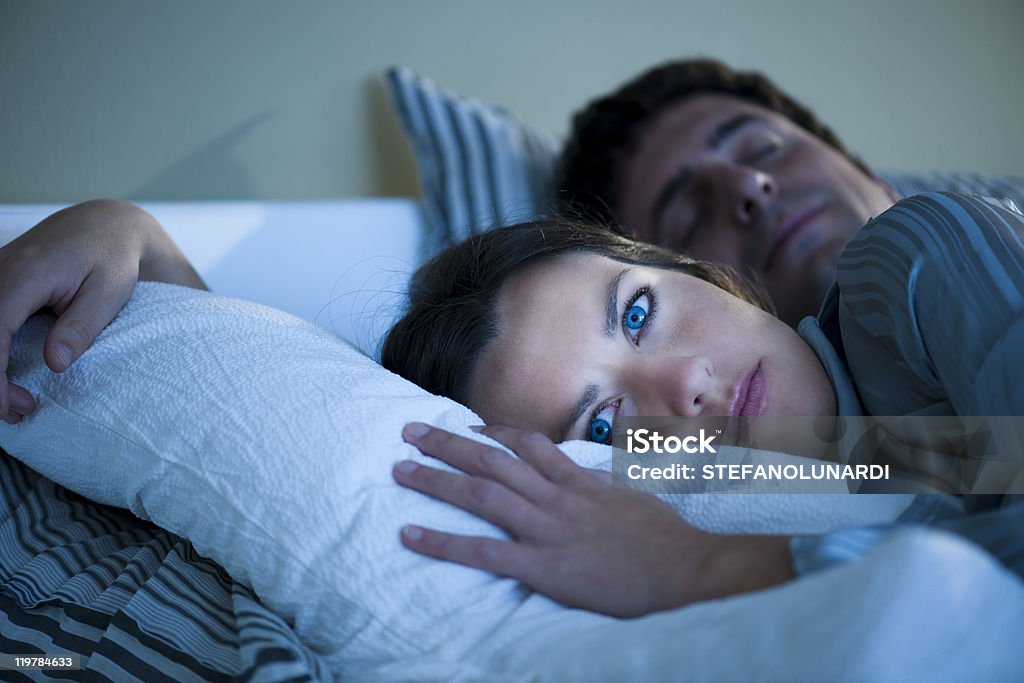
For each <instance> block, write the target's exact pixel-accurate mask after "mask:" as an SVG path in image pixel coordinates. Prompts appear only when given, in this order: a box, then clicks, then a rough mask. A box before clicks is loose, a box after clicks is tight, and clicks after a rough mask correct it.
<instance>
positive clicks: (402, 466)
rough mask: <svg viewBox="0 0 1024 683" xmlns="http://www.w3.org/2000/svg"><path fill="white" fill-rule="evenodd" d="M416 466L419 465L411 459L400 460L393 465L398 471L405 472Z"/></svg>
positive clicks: (407, 472)
mask: <svg viewBox="0 0 1024 683" xmlns="http://www.w3.org/2000/svg"><path fill="white" fill-rule="evenodd" d="M417 467H419V465H417V464H416V463H415V462H413V461H412V460H403V461H402V462H400V463H398V464H397V465H395V469H396V470H398V471H399V472H404V473H405V474H409V473H410V472H412V471H413V470H415V469H416V468H417Z"/></svg>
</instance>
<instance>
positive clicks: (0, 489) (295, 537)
mask: <svg viewBox="0 0 1024 683" xmlns="http://www.w3.org/2000/svg"><path fill="white" fill-rule="evenodd" d="M144 206H145V208H147V209H148V210H150V211H151V212H152V213H153V214H154V215H155V216H157V218H158V219H159V220H161V222H162V223H163V224H164V225H165V227H166V228H167V229H168V231H169V232H170V233H171V234H172V236H173V237H174V238H175V240H176V241H177V242H178V243H179V244H180V245H181V246H182V248H183V250H184V251H185V253H186V254H187V255H188V256H189V258H190V259H191V260H192V261H193V263H194V264H195V265H196V266H197V268H198V270H199V271H200V273H201V275H202V276H203V277H204V278H205V279H206V281H207V283H208V284H209V285H210V287H211V289H213V290H215V291H218V292H220V293H221V294H223V295H225V296H215V295H207V294H204V293H198V292H191V291H190V290H183V289H181V288H175V287H171V286H161V285H146V286H142V287H140V290H141V291H139V292H137V293H136V296H135V297H134V298H133V300H132V302H131V303H130V307H129V309H126V312H125V313H124V314H123V315H122V316H120V317H119V318H118V320H117V321H115V324H114V325H112V326H111V328H110V330H108V332H106V333H105V335H106V336H105V337H102V338H101V339H100V340H99V341H98V342H97V345H96V346H95V347H94V349H93V350H92V351H90V355H88V356H85V357H83V359H82V361H80V365H81V366H82V367H81V368H79V369H78V370H79V374H78V375H77V376H75V375H74V374H73V373H71V372H68V373H65V375H64V376H55V375H52V373H49V372H48V371H46V370H45V369H44V368H42V367H41V363H40V362H39V361H38V359H35V360H33V356H32V353H33V351H32V349H33V348H35V347H38V345H39V342H40V341H41V335H42V334H44V333H45V329H46V321H45V320H39V321H38V322H34V323H33V325H32V326H30V329H28V330H27V331H26V332H25V333H23V334H22V335H21V336H20V337H19V343H18V344H16V347H17V348H16V354H15V356H16V358H15V360H14V361H13V365H12V372H14V373H15V374H17V373H21V374H20V375H18V376H19V377H20V378H21V381H24V382H25V384H27V385H28V386H31V387H32V388H33V391H34V392H35V393H36V395H37V396H40V395H41V396H42V397H43V398H42V399H41V406H40V410H39V413H38V414H37V415H36V416H35V417H34V418H33V420H26V421H25V422H24V423H23V425H20V426H19V427H18V428H11V427H9V426H7V425H4V427H3V431H0V444H2V445H3V447H4V448H5V449H6V450H7V451H9V452H10V453H13V454H15V455H16V456H17V457H16V458H15V457H11V456H9V455H4V456H3V458H2V470H0V473H2V477H0V493H2V496H0V504H2V507H0V510H3V517H2V518H0V582H2V583H0V604H2V606H3V617H2V619H0V650H2V651H3V652H6V653H19V654H39V655H41V654H59V653H78V654H79V655H80V656H81V659H80V663H81V665H82V667H83V669H84V670H85V671H88V672H89V674H90V675H92V676H93V677H94V678H95V679H110V680H146V681H150V680H211V679H227V678H231V679H242V680H261V681H262V680H267V681H275V680H381V681H399V680H402V681H405V680H424V681H447V680H551V681H561V680H669V679H676V680H747V679H766V678H767V679H777V678H786V679H791V680H822V679H837V680H840V679H845V680H863V679H864V678H871V679H874V680H905V679H906V678H908V677H913V678H928V679H932V680H953V679H963V678H968V677H969V678H972V679H975V678H978V677H979V675H980V677H982V678H986V679H990V680H1000V679H1004V680H1005V679H1009V678H1011V677H1012V675H1013V673H1014V672H1019V671H1020V670H1022V667H1024V660H1022V655H1021V654H1019V650H1018V648H1017V647H1016V642H1017V640H1018V637H1019V634H1020V633H1021V632H1024V631H1022V629H1024V588H1022V587H1021V585H1020V583H1019V581H1018V580H1016V579H1015V578H1014V577H1012V576H1011V575H1009V574H1008V573H1007V572H1005V571H1004V570H1003V569H1002V568H1001V567H1000V566H998V565H997V564H996V563H994V562H993V561H992V560H991V559H990V558H989V557H988V556H987V555H985V554H984V553H982V552H980V551H978V550H977V549H975V548H973V547H971V546H970V545H969V544H967V543H965V542H963V541H960V540H958V539H956V538H953V537H949V536H946V535H942V534H937V533H934V532H926V531H921V530H914V529H908V530H906V531H904V532H901V533H897V534H894V535H893V536H892V537H891V538H889V539H888V540H887V542H886V543H884V544H882V545H881V546H880V547H878V548H877V549H875V550H874V551H873V552H872V553H871V554H870V556H869V557H867V558H866V559H865V560H864V561H861V562H858V563H854V564H851V565H847V566H843V567H839V568H837V569H835V570H831V571H827V572H822V573H820V574H816V575H814V576H811V577H808V578H806V579H804V580H801V581H798V582H795V583H793V584H789V585H786V586H783V587H780V588H776V589H773V590H768V591H762V592H760V593H757V594H752V595H747V596H739V597H735V598H730V599H726V600H719V601H714V602H710V603H705V604H701V605H696V606H693V607H689V608H685V609H681V610H675V611H672V612H666V613H662V614H657V615H653V616H651V617H647V618H643V619H636V620H630V621H618V620H614V619H608V618H605V617H600V616H597V615H593V614H588V613H583V612H579V611H574V610H568V609H565V608H561V607H559V606H557V605H555V604H553V603H551V602H550V601H548V600H547V599H545V598H543V597H542V596H539V595H535V594H530V593H529V592H527V591H524V590H523V589H522V588H521V587H520V586H518V585H516V584H515V582H512V581H510V580H507V579H501V578H498V577H492V576H488V575H485V574H483V573H482V572H477V571H475V570H469V569H465V568H460V567H453V566H449V565H443V564H441V563H436V562H431V561H429V560H424V559H422V558H418V557H416V556H414V555H413V554H412V553H408V552H406V551H404V550H403V549H402V548H401V547H400V546H399V545H398V542H397V537H398V535H397V531H398V526H399V525H400V524H401V523H404V522H407V521H410V520H412V521H417V522H420V523H426V524H433V525H437V526H442V527H446V528H451V529H455V530H459V531H466V532H470V533H489V534H493V533H498V532H497V531H496V530H495V529H493V528H491V527H489V525H486V524H484V523H482V522H479V521H478V520H473V519H471V518H468V516H467V515H464V514H462V513H460V512H458V511H456V510H453V509H451V508H450V507H448V506H445V505H442V504H440V503H435V502H433V501H427V500H420V499H419V498H418V497H416V496H415V494H411V493H410V492H407V491H402V490H399V489H398V488H397V487H396V486H394V485H392V484H391V483H390V478H389V468H390V464H391V463H393V462H395V461H396V460H398V459H399V458H401V457H407V456H408V455H409V453H408V447H406V446H404V445H403V444H402V443H401V441H400V440H399V439H398V438H397V435H398V430H399V429H400V426H401V424H403V423H404V421H406V420H408V419H414V418H415V419H426V420H429V421H431V422H434V423H437V424H440V425H442V426H447V427H449V428H452V429H455V430H458V431H464V432H465V433H467V434H468V433H469V432H468V431H466V427H467V425H469V424H472V423H474V422H475V421H476V419H475V416H473V415H472V414H471V413H470V412H469V411H468V410H465V409H464V408H461V407H460V406H457V405H455V404H451V403H450V402H448V401H446V400H444V399H440V398H438V397H432V396H429V395H426V394H424V393H423V392H419V391H418V390H416V389H415V388H412V387H410V386H407V385H405V384H404V383H403V382H402V381H401V380H399V379H398V378H395V377H394V376H391V375H389V374H388V373H386V372H385V371H383V370H382V369H380V368H379V367H377V366H375V365H374V364H373V362H372V361H371V360H370V359H369V358H368V356H369V357H372V356H373V355H374V352H375V349H376V347H377V344H378V342H379V338H380V334H381V332H382V331H383V330H384V329H386V327H387V325H388V324H389V323H390V321H391V319H392V318H393V316H394V315H396V314H397V313H398V312H399V311H400V307H401V293H402V290H403V288H404V285H405V282H406V279H407V277H408V274H409V272H410V271H411V269H412V268H413V267H414V266H415V264H416V263H417V262H419V261H420V260H421V259H422V258H423V257H424V255H425V254H426V252H427V251H429V250H428V249H425V247H424V244H423V235H424V234H425V233H427V232H429V231H425V229H424V226H423V220H424V217H423V212H422V210H421V207H420V205H419V204H418V203H417V202H414V201H412V200H400V199H394V200H335V201H322V202H291V203H288V202H222V203H221V202H212V203H185V202H183V203H165V204H148V205H144ZM54 208H55V207H54V206H37V205H33V206H3V207H0V237H3V238H4V241H6V239H7V238H9V237H10V236H12V235H14V234H16V233H18V232H19V231H21V230H24V229H26V228H28V227H30V226H31V225H33V224H34V223H35V222H36V221H37V220H38V219H40V218H41V217H43V216H45V215H47V214H48V213H49V212H50V211H52V210H53V209H54ZM228 297H239V299H235V298H228ZM241 299H248V300H252V301H258V302H263V303H266V304H269V305H271V306H273V307H274V309H280V310H283V311H286V312H288V313H289V314H292V315H294V316H295V317H294V318H292V317H290V316H289V315H285V314H278V313H275V312H274V311H272V310H271V309H263V308H262V307H256V306H254V305H251V304H247V303H246V302H244V301H241ZM218 316H220V317H218ZM225 316H228V317H225ZM225 321H228V326H229V327H231V331H230V332H229V333H228V334H227V336H224V334H223V333H221V332H217V330H219V329H222V328H224V327H225ZM147 326H148V327H147ZM181 328H187V330H188V333H187V334H184V335H182V334H178V336H176V333H175V332H174V331H173V330H174V329H179V330H180V329H181ZM341 339H344V340H348V341H349V342H351V344H352V347H350V346H348V345H347V344H345V343H344V342H343V341H339V340H341ZM247 343H248V344H252V347H251V348H250V347H245V346H244V345H245V344H247ZM161 344H162V345H161ZM183 344H187V345H189V353H188V354H186V355H189V356H191V357H192V358H191V360H190V363H192V364H193V365H190V366H188V365H182V366H181V371H180V372H177V371H176V366H171V367H170V370H168V366H166V365H165V364H163V365H161V364H162V363H164V362H165V361H167V359H170V358H173V357H180V356H181V355H182V354H181V353H180V348H181V346H182V345H183ZM225 346H229V347H231V348H233V349H242V353H244V354H246V355H247V357H248V358H249V363H248V364H239V363H237V362H236V361H233V360H232V359H233V358H237V355H238V354H237V353H236V354H224V353H220V352H219V351H218V350H222V349H223V348H224V347H225ZM267 347H270V348H267ZM286 347H287V348H288V349H289V350H283V349H285V348H286ZM353 347H354V348H353ZM296 348H299V349H303V350H304V352H305V355H302V356H301V357H300V358H299V359H298V360H296V351H295V349H296ZM204 349H205V350H204ZM354 349H358V351H357V350H354ZM204 353H211V354H212V359H211V360H210V361H209V363H208V364H202V362H201V361H199V360H197V358H198V357H200V356H202V354H204ZM218 353H219V355H218ZM275 353H276V354H278V355H276V356H275V355H274V354H275ZM258 354H262V357H260V358H258V359H257V355H258ZM118 359H120V360H118ZM125 359H127V360H125ZM254 359H256V360H259V362H260V363H261V364H264V365H265V366H266V367H264V369H262V370H261V371H260V373H258V374H259V382H260V383H261V385H260V386H259V390H256V391H251V392H249V391H246V390H245V388H246V386H249V387H252V386H254V385H253V384H251V383H250V384H248V385H246V384H245V382H246V381H251V380H252V378H251V377H250V378H248V379H247V378H246V376H245V373H246V372H249V373H250V374H254V373H251V371H250V370H247V369H246V367H248V365H251V363H252V362H255V360H254ZM289 360H291V361H293V362H294V363H295V364H296V365H297V366H298V368H299V369H298V370H295V369H292V370H286V371H282V372H281V373H279V376H277V375H274V373H273V371H272V370H271V369H268V368H272V367H277V366H283V365H285V364H286V363H285V361H289ZM129 361H130V362H129ZM167 362H173V361H167ZM195 363H200V365H199V367H198V368H196V367H195V366H194V364H195ZM232 363H236V365H232ZM154 364H157V365H160V367H161V368H162V369H161V370H160V371H159V372H157V371H153V370H151V368H152V367H153V365H154ZM77 365H78V364H76V366H77ZM243 366H244V367H243ZM190 368H191V369H190ZM170 371H175V372H174V374H176V375H182V376H184V375H185V374H187V373H188V372H192V373H196V372H198V373H200V374H201V375H202V377H203V378H204V379H205V380H206V381H208V383H209V384H211V385H222V384H226V383H228V382H227V381H226V379H225V381H223V382H218V381H217V377H222V378H227V377H234V380H233V381H234V382H235V386H234V389H233V391H234V392H235V393H237V394H239V395H242V396H248V397H245V398H236V399H234V400H235V402H236V403H237V404H238V405H236V406H234V407H225V403H226V400H227V399H225V396H224V395H223V394H222V393H217V392H216V391H213V390H207V389H206V388H204V389H202V391H195V390H194V391H192V395H190V396H187V397H186V398H187V400H186V398H182V397H181V395H183V394H188V393H189V392H188V391H187V390H186V389H187V387H190V386H191V387H194V386H195V383H194V379H188V378H187V377H186V378H185V379H184V380H182V381H183V382H185V383H184V384H182V385H181V386H180V387H178V388H177V389H175V388H174V387H175V386H177V385H174V384H173V381H174V380H173V379H172V378H171V377H170V376H169V375H168V372H170ZM215 373H222V374H221V375H215ZM288 383H297V384H299V385H300V386H301V387H302V391H300V392H293V393H294V396H284V398H282V392H287V391H288V389H286V388H284V387H285V385H287V384H288ZM129 385H130V386H129ZM169 386H170V390H169V389H168V387H169ZM211 391H212V392H213V393H211ZM155 392H166V393H165V394H159V395H157V394H155ZM97 394H98V395H99V396H101V397H103V398H102V400H100V401H97V399H96V396H97ZM250 394H251V396H250ZM311 394H312V395H313V396H314V397H315V398H313V399H311V398H310V395H311ZM268 396H273V399H270V398H268ZM311 402H312V404H313V405H316V406H319V407H321V408H326V407H328V406H344V407H345V409H344V410H342V411H339V412H337V414H332V415H328V416H324V415H320V414H313V415H310V414H309V413H310V412H311V411H310V410H309V406H310V405H311ZM154 403H158V404H159V405H160V408H159V409H158V410H157V409H153V408H152V407H150V408H149V409H147V408H145V406H146V405H149V406H152V404H154ZM196 403H198V404H200V405H201V406H202V410H201V411H200V413H198V414H197V413H189V412H187V411H189V410H195V405H194V404H196ZM140 406H142V407H140ZM270 411H273V412H274V413H275V422H280V424H274V425H272V426H267V420H265V419H253V418H252V417H251V414H253V413H256V414H261V413H262V414H264V415H265V414H267V413H268V412H270ZM147 412H149V413H153V414H152V415H144V413H147ZM161 415H163V417H161ZM83 416H84V417H83ZM203 416H206V417H205V419H204V418H203ZM247 416H250V417H247ZM341 420H344V422H345V426H344V435H343V438H341V437H339V435H338V433H337V428H338V422H339V421H341ZM143 442H145V443H143ZM140 444H141V445H140ZM569 450H570V452H571V453H572V454H573V455H574V456H575V457H576V458H577V459H578V460H580V461H581V462H584V463H585V464H588V465H593V466H598V467H601V466H607V465H608V457H609V456H608V454H607V452H606V450H605V449H604V447H599V446H593V445H588V444H580V443H577V444H571V445H570V446H569ZM282 452H287V457H286V458H281V457H277V458H275V457H273V454H275V453H276V454H281V453H282ZM97 458H102V459H103V462H98V461H97ZM268 461H269V462H268ZM25 463H28V464H25ZM30 466H31V467H30ZM33 468H34V469H33ZM197 473H198V474H197ZM200 479H201V481H200ZM55 481H59V482H61V483H64V484H67V485H69V486H71V487H72V488H74V490H75V491H77V493H75V492H72V491H71V490H69V489H68V488H67V487H62V486H60V485H58V484H57V483H55ZM79 494H85V496H87V498H86V497H84V496H82V495H79ZM171 494H173V495H171ZM674 498H675V499H676V500H675V504H676V505H677V507H678V508H679V510H680V512H681V514H684V515H685V516H687V517H688V519H690V520H691V521H693V522H694V523H697V524H699V525H701V526H704V527H705V528H708V529H711V530H715V531H720V532H725V533H728V532H730V531H741V530H744V531H755V532H756V531H765V532H766V531H777V532H782V531H788V532H792V533H798V532H807V533H813V532H820V531H825V530H828V529H831V528H836V527H840V526H846V525H851V524H870V523H883V522H886V521H889V520H892V519H894V518H895V517H896V516H898V515H899V514H900V512H901V511H902V509H903V508H904V507H905V506H906V504H907V500H906V499H905V498H904V497H900V496H836V495H833V494H831V493H825V494H823V495H821V496H815V495H809V494H803V495H795V496H778V495H764V496H757V495H754V494H752V495H749V496H711V495H708V496H676V497H674ZM93 501H99V502H98V503H97V502H93ZM314 520H316V521H314ZM977 585H986V586H988V587H990V590H986V591H984V592H981V593H977V592H975V591H973V590H972V586H977ZM937 597H938V598H940V599H937ZM978 624H985V627H984V628H977V625H978ZM8 674H9V675H10V677H12V678H17V677H23V678H39V679H47V677H49V676H56V675H57V674H55V672H53V671H49V672H42V671H39V670H34V671H29V670H22V671H19V672H13V671H5V672H4V675H5V677H7V676H8ZM75 675H76V676H78V675H84V674H75Z"/></svg>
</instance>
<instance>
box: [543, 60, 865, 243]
mask: <svg viewBox="0 0 1024 683" xmlns="http://www.w3.org/2000/svg"><path fill="white" fill-rule="evenodd" d="M708 93H718V94H724V95H732V96H734V97H738V98H740V99H742V100H746V101H748V102H751V103H753V104H757V105H760V106H762V107H764V108H766V109H770V110H772V111H774V112H778V113H779V114H781V115H782V116H785V117H786V118H788V119H789V120H790V121H792V122H793V123H795V124H796V125H798V126H800V127H801V128H803V129H804V130H806V131H808V132H809V133H811V134H812V135H815V136H817V137H818V138H820V139H821V140H823V141H824V142H825V143H827V144H828V145H831V146H832V147H834V148H835V149H836V150H837V151H838V152H839V153H841V154H843V155H844V156H846V157H847V158H848V159H849V160H850V161H852V162H853V163H854V164H855V165H856V166H857V167H859V168H860V169H861V170H862V171H864V172H865V173H866V174H867V175H868V176H869V177H874V173H873V172H872V171H871V170H870V169H869V168H868V167H867V166H866V165H865V164H864V163H863V162H862V161H861V160H860V159H858V158H856V157H855V156H853V155H852V154H850V153H849V152H848V151H847V150H846V148H845V147H844V146H843V143H841V142H840V141H839V138H837V137H836V135H835V133H833V132H832V131H831V130H830V129H829V128H828V127H827V126H826V125H824V124H823V123H822V122H821V121H819V120H818V119H817V118H816V117H815V116H814V114H813V113H811V111H810V110H809V109H807V108H806V107H804V106H803V105H802V104H800V103H799V102H797V101H796V100H794V99H793V98H792V97H790V96H789V95H787V94H786V93H784V92H783V91H782V90H780V89H779V88H778V87H777V86H776V85H775V84H774V83H772V82H771V81H770V80H768V79H767V78H765V77H764V76H763V75H761V74H760V73H757V72H753V71H734V70H733V69H731V68H729V67H728V66H726V65H725V64H723V63H721V62H718V61H715V60H713V59H692V60H685V61H673V62H668V63H665V64H662V65H661V66H656V67H654V68H652V69H650V70H649V71H647V72H645V73H643V74H641V75H640V76H638V77H637V78H635V79H633V80H632V81H630V82H628V83H626V84H625V85H623V86H622V87H621V88H619V89H618V90H616V91H615V92H613V93H611V94H609V95H606V96H604V97H601V98H598V99H596V100H594V101H593V102H591V103H590V104H589V105H587V107H586V108H584V109H583V110H581V111H579V112H577V113H576V115H575V116H574V117H573V122H572V130H571V132H570V134H569V139H568V141H567V142H566V144H565V147H564V148H563V150H562V154H561V158H560V160H559V164H558V171H557V184H556V186H555V187H556V188H557V189H558V197H557V199H558V203H559V206H560V207H561V209H562V211H563V212H564V213H565V215H569V216H578V217H585V218H587V219H590V220H596V221H600V222H605V223H611V224H614V223H615V222H616V221H617V220H618V218H619V216H618V209H619V207H617V206H616V205H615V204H616V202H617V201H618V199H619V191H620V183H621V182H622V177H621V174H622V170H623V166H624V164H625V162H626V161H627V160H628V159H629V158H630V156H632V154H633V153H634V152H635V151H636V149H637V147H638V145H639V140H640V139H641V136H642V135H643V133H644V131H645V130H646V128H647V127H648V126H649V125H650V124H651V123H652V122H653V121H654V119H655V117H657V116H658V115H659V114H660V113H661V112H662V111H664V110H665V109H666V108H667V107H669V106H670V105H673V104H675V103H677V102H679V101H680V100H682V99H684V98H686V97H690V96H692V95H699V94H708Z"/></svg>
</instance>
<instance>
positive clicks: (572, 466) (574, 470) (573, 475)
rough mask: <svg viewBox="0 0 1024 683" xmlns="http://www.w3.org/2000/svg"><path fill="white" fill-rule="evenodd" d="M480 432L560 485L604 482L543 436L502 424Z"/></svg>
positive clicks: (490, 426)
mask: <svg viewBox="0 0 1024 683" xmlns="http://www.w3.org/2000/svg"><path fill="white" fill-rule="evenodd" d="M480 433H481V434H484V435H485V436H489V437H491V438H492V439H494V440H495V441H497V442H498V443H500V444H501V445H503V446H505V447H506V448H508V449H510V450H512V451H513V452H515V453H516V454H517V455H518V456H519V457H520V458H522V459H523V460H524V461H525V462H528V463H529V464H531V465H533V467H535V468H536V469H537V471H538V472H540V473H541V474H543V475H544V476H545V477H546V478H547V479H548V480H549V481H551V482H554V483H555V484H557V485H559V486H571V485H578V486H594V485H604V483H603V482H602V481H601V479H599V478H597V477H595V476H594V475H593V474H592V473H590V472H588V471H587V470H585V469H583V468H582V467H580V466H579V465H577V464H576V463H574V462H573V461H572V460H571V459H570V458H569V456H567V455H566V454H565V453H563V452H562V451H561V449H560V448H558V446H556V445H555V444H554V443H552V442H551V440H550V439H548V438H547V437H546V436H544V435H543V434H538V433H537V432H528V431H523V430H522V429H515V428H513V427H503V426H501V425H488V426H486V427H484V428H483V429H482V430H480Z"/></svg>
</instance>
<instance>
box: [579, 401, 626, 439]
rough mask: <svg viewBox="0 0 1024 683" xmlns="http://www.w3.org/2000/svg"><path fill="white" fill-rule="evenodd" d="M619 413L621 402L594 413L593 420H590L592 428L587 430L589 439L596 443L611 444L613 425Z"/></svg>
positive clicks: (610, 404)
mask: <svg viewBox="0 0 1024 683" xmlns="http://www.w3.org/2000/svg"><path fill="white" fill-rule="evenodd" d="M618 411H619V401H615V402H613V403H609V404H608V405H606V406H605V407H603V408H601V410H599V411H597V412H596V413H594V417H593V419H592V420H590V428H589V429H588V430H587V438H589V439H590V440H591V441H593V442H594V443H611V442H612V424H613V423H614V422H615V415H616V414H617V413H618Z"/></svg>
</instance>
